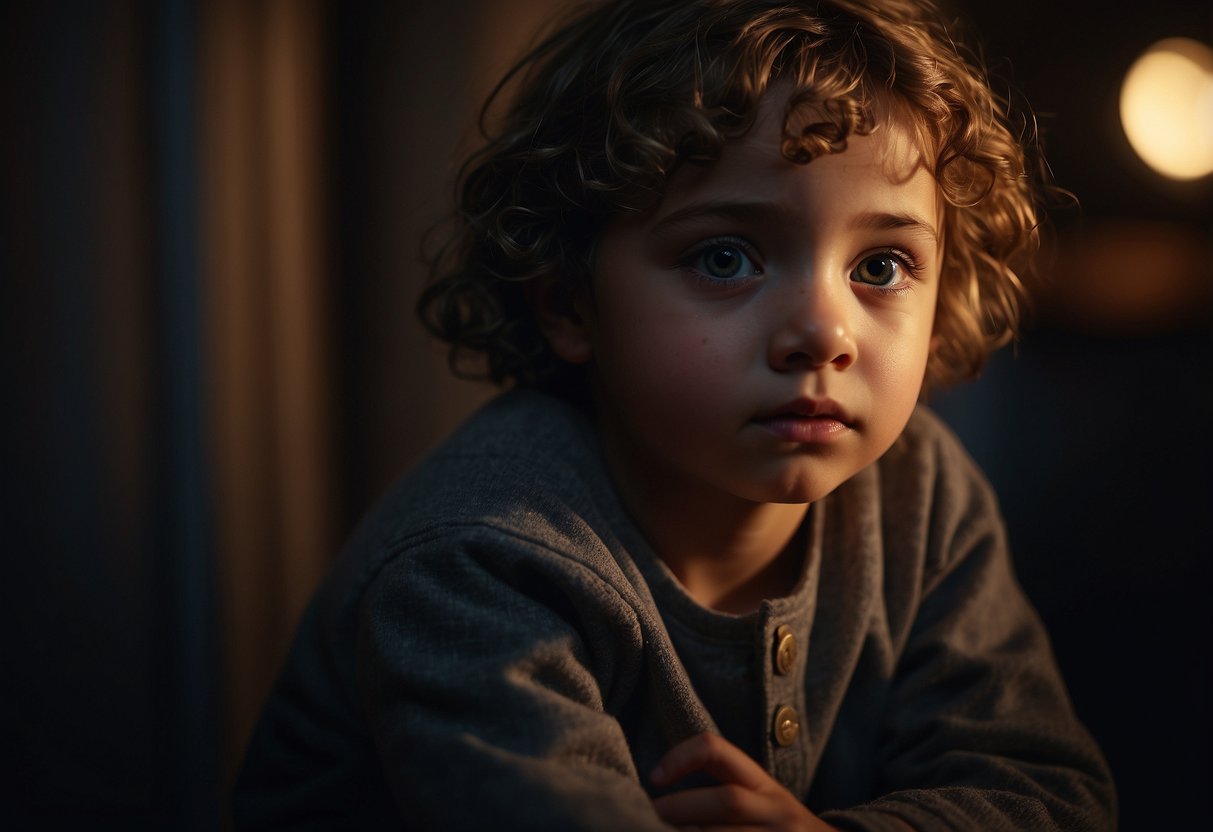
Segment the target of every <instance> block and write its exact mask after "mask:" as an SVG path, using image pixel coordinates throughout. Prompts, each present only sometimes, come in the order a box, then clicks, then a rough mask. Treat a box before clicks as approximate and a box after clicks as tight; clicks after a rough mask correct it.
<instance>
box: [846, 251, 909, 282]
mask: <svg viewBox="0 0 1213 832" xmlns="http://www.w3.org/2000/svg"><path fill="white" fill-rule="evenodd" d="M917 273H918V266H917V265H916V264H915V263H914V260H913V259H912V258H911V257H910V256H909V255H908V254H903V253H901V252H897V251H880V252H877V253H875V254H869V255H868V256H866V257H864V258H863V259H862V260H860V261H859V265H858V266H856V267H855V270H854V271H852V272H851V279H852V280H854V281H855V282H857V283H864V284H866V285H868V286H876V287H878V288H882V289H885V288H892V287H895V286H898V285H900V284H902V283H905V282H906V281H907V280H908V279H909V278H910V277H912V276H914V275H916V274H917Z"/></svg>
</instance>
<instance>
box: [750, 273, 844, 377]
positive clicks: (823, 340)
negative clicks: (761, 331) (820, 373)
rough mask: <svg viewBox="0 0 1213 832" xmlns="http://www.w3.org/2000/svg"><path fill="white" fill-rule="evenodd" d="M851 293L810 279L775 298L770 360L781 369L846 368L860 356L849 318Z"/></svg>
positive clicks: (782, 370)
mask: <svg viewBox="0 0 1213 832" xmlns="http://www.w3.org/2000/svg"><path fill="white" fill-rule="evenodd" d="M850 300H851V295H850V293H849V292H844V291H842V290H841V289H840V288H839V287H836V286H829V285H827V281H820V280H813V279H808V280H805V281H803V282H800V283H798V284H797V285H796V286H795V287H794V288H791V291H790V293H789V296H787V297H784V298H779V299H773V302H774V304H775V306H776V314H777V321H778V323H777V325H776V326H775V327H774V329H773V330H772V331H771V336H770V344H769V353H768V361H769V362H770V365H771V368H772V369H774V370H777V371H780V372H787V371H793V370H809V369H812V370H817V369H822V368H825V367H834V368H835V369H838V370H845V369H846V368H847V367H849V366H851V365H852V364H854V363H855V359H856V358H857V357H858V353H857V349H856V346H857V345H856V342H855V337H854V333H853V331H852V326H851V321H850V304H849V301H850Z"/></svg>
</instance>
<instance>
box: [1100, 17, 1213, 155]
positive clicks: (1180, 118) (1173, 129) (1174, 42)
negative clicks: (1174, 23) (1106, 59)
mask: <svg viewBox="0 0 1213 832" xmlns="http://www.w3.org/2000/svg"><path fill="white" fill-rule="evenodd" d="M1120 121H1121V124H1123V125H1124V129H1125V135H1126V136H1128V138H1129V144H1131V145H1132V146H1133V149H1134V150H1135V151H1137V155H1139V156H1140V157H1141V158H1142V159H1143V160H1145V162H1146V164H1148V165H1149V166H1150V167H1152V168H1154V170H1156V171H1158V172H1159V173H1161V174H1162V175H1163V176H1168V177H1170V178H1172V179H1197V178H1199V177H1201V176H1206V175H1208V174H1210V173H1213V49H1210V48H1209V47H1208V46H1205V45H1204V44H1202V43H1200V42H1198V41H1194V40H1189V39H1188V38H1169V39H1167V40H1163V41H1159V42H1158V43H1156V44H1154V45H1153V46H1151V47H1150V48H1149V49H1147V50H1146V51H1145V53H1144V54H1143V55H1142V56H1141V57H1140V58H1138V59H1137V61H1136V62H1134V64H1133V66H1132V67H1130V68H1129V73H1128V75H1126V76H1125V82H1124V86H1122V87H1121V89H1120Z"/></svg>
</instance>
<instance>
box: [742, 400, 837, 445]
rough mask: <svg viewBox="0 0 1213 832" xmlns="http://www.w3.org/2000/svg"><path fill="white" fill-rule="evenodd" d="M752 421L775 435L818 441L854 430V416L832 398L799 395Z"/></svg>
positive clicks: (812, 441) (808, 441)
mask: <svg viewBox="0 0 1213 832" xmlns="http://www.w3.org/2000/svg"><path fill="white" fill-rule="evenodd" d="M754 424H756V425H757V426H758V427H761V428H763V429H765V430H767V431H768V432H770V433H773V434H775V436H777V437H778V438H779V439H781V440H783V441H786V442H795V443H798V444H818V443H822V442H828V441H831V440H833V439H837V438H839V437H841V436H843V435H845V434H847V433H849V432H851V431H853V430H855V426H856V422H855V419H854V418H853V417H852V416H851V415H850V413H848V412H847V410H846V409H845V408H843V407H842V405H840V404H838V403H837V402H835V401H834V400H833V399H825V398H809V397H801V398H798V399H796V400H794V401H791V402H788V403H787V404H784V405H780V406H779V407H777V408H774V409H773V410H769V411H767V412H765V413H762V414H760V415H758V416H757V417H756V418H755V419H754Z"/></svg>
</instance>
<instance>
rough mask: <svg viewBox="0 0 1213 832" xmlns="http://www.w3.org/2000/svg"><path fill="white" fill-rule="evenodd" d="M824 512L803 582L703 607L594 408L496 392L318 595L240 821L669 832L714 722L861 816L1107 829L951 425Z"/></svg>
mask: <svg viewBox="0 0 1213 832" xmlns="http://www.w3.org/2000/svg"><path fill="white" fill-rule="evenodd" d="M805 524H806V525H805V528H804V529H803V531H804V532H805V534H804V535H803V536H802V539H803V540H804V541H805V544H804V545H805V547H806V556H805V559H804V568H803V572H802V575H801V579H800V581H799V583H798V585H797V587H796V588H795V590H794V591H793V592H792V594H791V595H789V596H787V597H783V598H774V599H770V600H767V601H764V602H763V603H762V604H761V606H760V608H759V609H758V610H756V611H755V612H753V613H750V614H748V615H740V616H738V615H728V614H723V613H719V612H716V611H713V610H710V609H706V608H704V607H702V606H700V605H698V604H697V603H696V602H695V601H694V600H693V599H691V598H690V597H689V596H688V595H687V594H686V593H685V591H684V590H683V589H682V588H681V586H680V585H679V584H678V582H677V581H676V580H675V579H674V578H673V576H672V575H671V574H670V573H669V571H668V570H667V569H666V568H665V567H664V565H663V564H662V563H661V562H660V561H659V560H658V559H657V558H656V557H655V556H654V554H653V552H652V551H651V549H650V548H649V546H648V545H647V544H646V543H645V541H644V540H643V539H642V538H641V536H640V535H639V533H638V532H637V531H636V529H635V528H634V526H633V525H632V523H631V521H630V520H629V519H628V517H627V515H626V513H625V512H624V510H623V508H622V506H621V505H620V503H619V500H618V497H617V496H616V494H615V492H614V490H613V489H612V487H611V484H610V482H609V479H608V477H607V474H606V470H605V467H604V464H603V461H602V459H601V456H600V453H599V450H598V446H597V443H596V441H595V438H594V432H593V430H592V427H591V425H590V423H589V421H588V420H587V419H586V418H585V417H584V416H583V415H582V414H581V413H580V412H578V411H576V410H575V409H573V408H572V407H570V406H568V405H565V404H563V403H561V402H558V401H557V400H555V399H552V398H549V397H546V396H544V395H542V394H539V393H534V392H514V393H509V394H506V395H504V396H502V397H500V398H499V399H497V400H496V401H494V402H493V403H491V404H490V405H489V406H488V407H486V408H485V409H484V410H482V411H481V412H480V413H478V414H477V415H476V416H474V417H473V418H472V419H471V420H470V421H469V422H468V423H467V424H465V425H464V426H463V428H461V429H460V430H459V431H458V432H457V433H456V434H455V435H454V436H453V437H452V438H451V439H450V440H449V441H448V442H447V443H446V444H445V445H444V446H443V447H442V448H441V449H440V450H438V451H437V452H436V453H435V454H434V455H432V456H431V457H430V458H429V459H428V460H427V461H426V462H425V463H424V464H423V465H421V466H420V467H419V468H418V469H417V470H416V471H414V472H413V473H412V474H410V475H409V476H407V477H406V478H405V479H404V480H402V481H401V482H400V483H399V484H398V485H397V486H396V488H395V489H394V490H393V491H392V492H391V493H389V494H388V496H387V497H386V498H385V499H384V500H383V501H382V502H381V503H380V505H379V506H378V507H377V509H376V510H375V511H373V512H372V514H371V515H370V516H369V517H368V518H367V519H366V520H365V521H364V522H363V524H362V525H361V527H360V529H359V531H358V532H357V533H356V535H355V536H354V538H353V540H352V541H351V542H350V544H349V546H348V548H347V551H346V552H345V553H344V556H343V557H342V558H341V560H340V561H339V562H338V564H337V566H336V568H335V570H334V572H333V574H332V575H331V576H330V578H329V579H328V581H327V582H326V583H325V584H324V586H323V587H322V588H321V590H320V591H319V593H318V594H317V596H316V598H315V600H314V601H313V603H312V605H311V607H310V608H309V610H308V612H307V614H306V616H305V618H304V620H303V623H302V625H301V627H300V630H299V634H298V636H297V639H296V642H295V645H294V647H293V649H292V652H291V655H290V657H289V659H288V661H287V665H286V667H285V669H284V671H283V673H282V676H281V678H280V680H279V682H278V685H277V687H276V688H275V690H274V692H273V694H272V696H271V698H270V700H269V702H268V703H267V706H266V710H265V713H264V715H263V717H262V719H261V722H260V724H259V726H258V729H257V732H256V734H255V736H254V738H253V740H252V742H251V744H250V747H249V750H248V753H247V756H246V759H245V764H244V767H243V770H242V772H241V775H240V779H239V782H238V783H237V788H236V791H235V794H234V802H233V806H234V810H235V814H236V819H237V827H238V828H242V829H243V828H291V829H302V828H315V829H322V828H324V829H327V828H360V829H367V828H392V827H395V828H400V827H401V826H403V827H404V828H416V829H527V830H541V829H552V830H579V829H604V830H621V829H622V830H648V829H654V830H655V829H668V827H666V826H665V825H664V824H662V822H661V821H660V820H659V819H658V818H657V816H656V815H655V814H654V812H653V810H652V808H651V806H650V797H651V794H650V792H649V791H647V789H648V788H649V787H648V782H647V774H648V772H649V770H650V769H651V768H652V767H653V765H654V764H655V763H656V762H657V760H658V759H659V758H660V757H661V756H662V755H663V754H664V753H665V752H666V751H667V750H669V749H670V748H671V747H672V746H673V745H674V744H676V743H677V742H679V741H681V740H683V739H685V738H686V737H688V736H690V735H692V734H694V733H697V732H700V731H717V732H720V733H722V734H723V735H724V736H725V737H726V738H728V739H730V740H731V741H732V742H734V743H736V744H737V745H739V746H741V747H742V748H744V749H745V750H746V751H747V752H749V753H750V754H751V755H752V756H753V757H754V758H755V759H756V760H758V761H759V762H760V763H761V764H762V765H763V766H764V767H765V768H766V769H767V770H768V771H769V772H771V773H772V774H773V775H774V776H775V777H776V778H777V779H778V780H780V781H781V782H782V783H783V784H784V785H786V786H787V787H788V788H789V789H790V790H791V791H792V792H793V793H794V794H796V795H798V796H800V797H801V798H802V799H803V800H804V802H805V803H806V804H807V805H808V806H809V807H810V808H811V809H813V810H814V811H816V812H818V813H819V814H821V816H822V817H823V818H824V819H825V820H827V821H828V822H830V823H832V824H834V825H835V826H838V827H840V828H843V829H865V830H869V829H870V830H881V829H890V830H891V829H902V828H904V827H901V826H899V825H898V823H897V820H896V819H901V820H904V821H906V822H908V823H910V824H911V825H912V826H913V827H915V828H918V829H922V830H935V829H975V830H976V829H980V830H995V829H1016V830H1021V829H1031V830H1043V829H1054V828H1057V829H1090V830H1109V829H1113V828H1114V827H1115V796H1114V792H1113V787H1112V782H1111V777H1110V775H1109V773H1108V770H1107V767H1106V764H1105V763H1104V761H1103V759H1102V757H1101V755H1100V753H1099V750H1098V749H1097V748H1096V746H1095V744H1094V743H1093V742H1092V740H1091V738H1090V737H1089V736H1088V735H1087V733H1086V732H1085V731H1084V729H1083V728H1082V726H1081V725H1080V724H1079V722H1078V720H1077V719H1076V717H1075V715H1074V713H1073V711H1072V709H1071V707H1070V704H1069V702H1068V699H1067V696H1066V692H1065V688H1064V686H1063V683H1062V681H1061V678H1060V676H1059V674H1058V671H1057V668H1056V665H1055V662H1054V659H1053V657H1052V654H1051V651H1050V647H1049V644H1048V640H1047V637H1046V635H1045V633H1044V630H1043V629H1042V627H1041V624H1040V622H1039V620H1038V618H1037V616H1036V615H1035V613H1034V612H1033V611H1032V609H1031V608H1030V607H1029V605H1028V603H1027V602H1026V600H1025V599H1024V596H1023V593H1022V592H1021V590H1020V588H1019V586H1018V585H1017V583H1016V581H1015V579H1014V577H1013V575H1012V571H1011V565H1010V561H1009V558H1008V555H1007V550H1006V544H1005V540H1004V533H1003V528H1002V523H1001V520H1000V518H999V516H998V511H997V507H996V504H995V500H994V497H993V495H992V493H991V491H990V488H989V486H988V485H987V484H986V482H985V480H984V479H983V478H982V476H981V475H980V473H979V472H978V471H977V470H976V468H975V467H974V465H973V464H972V462H971V461H970V460H969V458H968V457H967V455H966V454H965V453H964V451H963V450H962V449H961V447H960V446H959V444H958V443H957V441H956V440H955V438H954V437H953V436H952V435H951V434H950V433H949V432H948V431H947V429H946V428H944V427H943V426H942V425H941V424H940V423H939V421H938V420H937V419H936V418H935V417H934V416H933V415H932V414H930V413H929V412H927V411H926V410H924V409H921V408H920V409H919V410H918V411H917V412H916V413H915V414H914V416H913V418H912V419H911V421H910V424H909V426H908V427H907V428H906V431H905V433H904V435H903V436H902V438H901V439H899V440H898V442H897V443H896V444H895V445H894V447H893V448H892V449H890V450H889V451H888V452H887V453H886V454H885V455H884V456H883V457H882V458H881V459H880V460H879V461H878V462H877V463H876V464H874V465H873V466H871V467H870V468H868V469H866V470H864V471H862V472H860V473H859V474H857V475H856V476H855V477H854V478H852V479H851V480H850V481H848V482H846V483H844V484H843V485H842V486H841V487H839V488H838V489H837V490H836V491H835V492H834V493H833V494H831V495H830V496H829V497H827V498H826V499H824V500H822V501H820V502H818V503H816V504H814V505H813V506H811V508H810V510H809V512H808V514H807V517H806V521H805ZM781 645H782V653H781ZM796 726H799V727H798V730H797V729H796Z"/></svg>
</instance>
